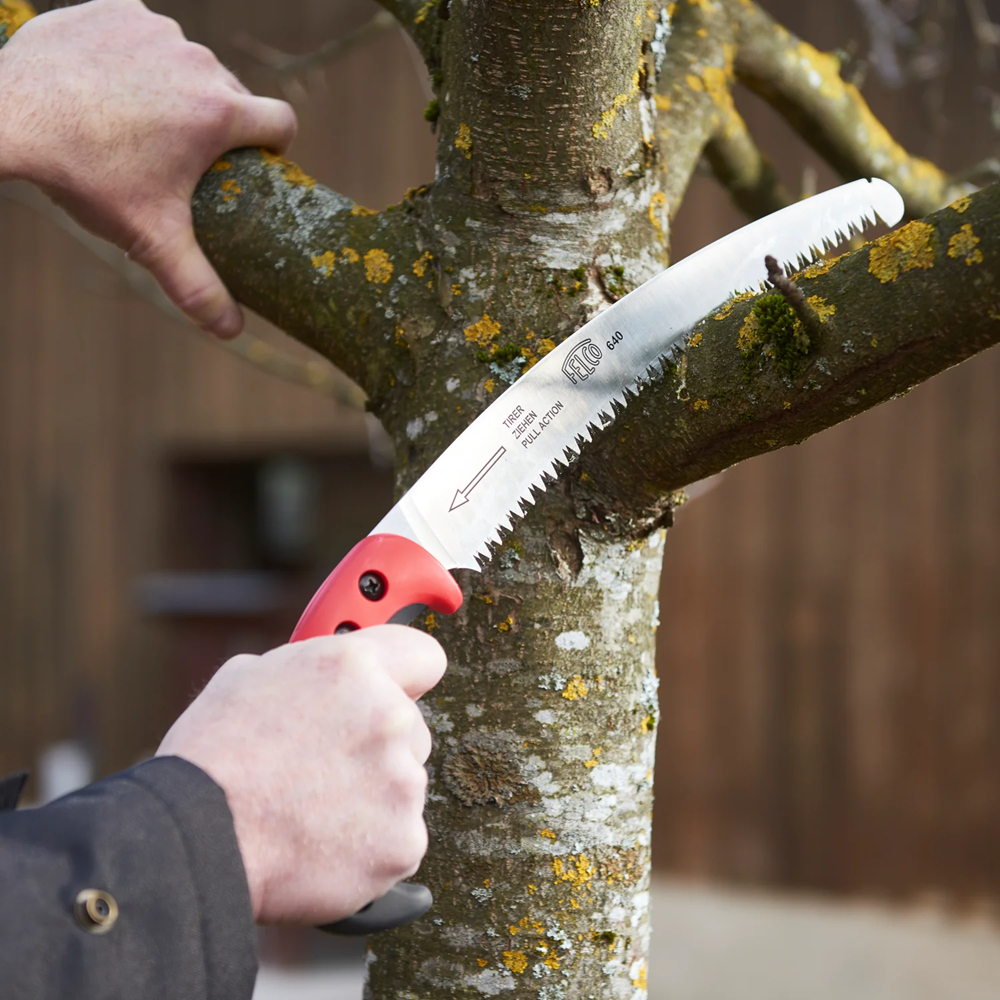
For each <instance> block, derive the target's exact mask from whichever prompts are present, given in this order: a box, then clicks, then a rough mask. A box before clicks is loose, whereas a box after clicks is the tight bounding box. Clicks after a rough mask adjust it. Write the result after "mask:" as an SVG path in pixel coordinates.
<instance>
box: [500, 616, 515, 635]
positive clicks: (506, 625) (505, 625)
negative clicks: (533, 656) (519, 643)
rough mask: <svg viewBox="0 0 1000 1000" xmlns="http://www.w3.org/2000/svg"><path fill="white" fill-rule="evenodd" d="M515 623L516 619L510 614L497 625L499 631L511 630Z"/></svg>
mask: <svg viewBox="0 0 1000 1000" xmlns="http://www.w3.org/2000/svg"><path fill="white" fill-rule="evenodd" d="M513 624H514V619H513V617H512V616H511V615H508V616H507V617H506V618H505V619H504V620H503V621H502V622H500V623H499V624H498V625H497V631H498V632H509V631H510V629H511V626H512V625H513Z"/></svg>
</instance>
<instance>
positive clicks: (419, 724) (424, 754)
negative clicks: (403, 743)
mask: <svg viewBox="0 0 1000 1000" xmlns="http://www.w3.org/2000/svg"><path fill="white" fill-rule="evenodd" d="M418 711H419V709H418ZM432 746H433V738H432V737H431V731H430V730H429V729H428V728H427V723H426V722H424V717H423V716H422V715H421V716H420V718H419V719H418V720H416V721H415V722H414V723H413V733H412V734H411V736H410V749H411V750H412V751H413V756H414V757H416V759H417V760H418V761H419V762H420V763H421V764H426V763H427V758H428V757H430V755H431V747H432Z"/></svg>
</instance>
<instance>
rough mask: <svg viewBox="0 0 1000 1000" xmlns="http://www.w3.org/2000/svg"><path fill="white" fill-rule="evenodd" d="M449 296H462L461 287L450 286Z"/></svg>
mask: <svg viewBox="0 0 1000 1000" xmlns="http://www.w3.org/2000/svg"><path fill="white" fill-rule="evenodd" d="M451 294H452V295H461V294H462V286H461V285H452V286H451Z"/></svg>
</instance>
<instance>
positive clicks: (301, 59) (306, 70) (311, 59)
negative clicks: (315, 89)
mask: <svg viewBox="0 0 1000 1000" xmlns="http://www.w3.org/2000/svg"><path fill="white" fill-rule="evenodd" d="M398 27H399V22H398V21H397V20H396V18H395V17H393V16H392V14H390V13H389V12H388V11H386V10H381V11H379V12H378V13H377V14H376V15H375V16H374V17H373V18H372V19H371V20H370V21H368V22H366V23H365V24H363V25H362V26H361V27H360V28H358V29H357V30H356V31H352V32H351V33H350V34H348V35H343V36H341V37H340V38H332V39H330V41H328V42H324V43H323V44H322V45H321V46H320V47H319V48H318V49H315V50H314V51H312V52H307V53H305V54H304V55H298V56H296V55H291V54H289V53H287V52H282V51H281V50H280V49H275V48H272V47H271V46H270V45H267V44H265V43H264V42H261V41H259V40H258V39H256V38H253V37H251V36H250V35H248V34H246V33H245V32H244V33H241V34H239V35H237V36H236V37H235V38H234V39H233V44H234V45H235V46H236V47H237V48H238V49H242V50H243V51H244V52H246V53H247V54H248V55H249V56H251V57H253V58H254V59H256V60H257V62H259V63H260V64H261V65H262V66H265V67H267V68H268V69H269V70H271V71H272V72H273V73H274V74H275V76H276V78H277V81H278V85H279V86H280V87H281V89H282V92H283V93H284V95H285V96H286V97H287V98H288V99H289V100H297V101H301V100H302V99H303V98H304V97H305V96H306V90H305V88H304V87H303V86H302V84H301V82H300V80H299V78H300V77H302V76H308V75H309V74H316V73H318V72H319V71H320V70H322V69H324V68H325V67H327V66H329V65H330V64H331V63H333V62H335V61H336V60H337V59H339V58H341V57H342V56H343V55H345V54H346V53H347V52H349V51H350V50H351V49H353V48H355V47H356V46H358V45H360V44H361V43H362V42H367V41H369V40H370V39H372V38H376V37H377V36H378V35H381V34H383V33H384V32H386V31H388V30H389V29H390V28H398Z"/></svg>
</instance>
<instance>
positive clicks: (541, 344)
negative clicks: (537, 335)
mask: <svg viewBox="0 0 1000 1000" xmlns="http://www.w3.org/2000/svg"><path fill="white" fill-rule="evenodd" d="M555 349H556V342H555V341H554V340H553V339H552V338H551V337H542V339H541V340H540V341H538V356H539V357H540V358H544V357H545V355H546V354H548V353H549V352H551V351H554V350H555Z"/></svg>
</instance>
